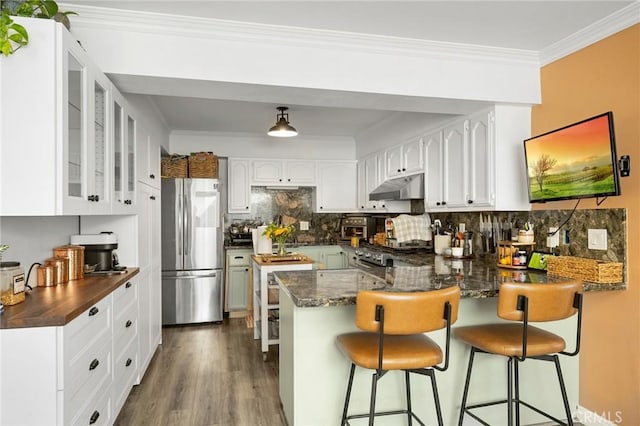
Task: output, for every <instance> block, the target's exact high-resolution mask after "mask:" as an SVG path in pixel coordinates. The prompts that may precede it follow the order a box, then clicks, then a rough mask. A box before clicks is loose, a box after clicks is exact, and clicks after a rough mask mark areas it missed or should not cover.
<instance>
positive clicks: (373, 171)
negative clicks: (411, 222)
mask: <svg viewBox="0 0 640 426" xmlns="http://www.w3.org/2000/svg"><path fill="white" fill-rule="evenodd" d="M384 158H385V157H384V154H383V153H380V154H378V153H375V154H372V155H369V156H367V157H364V158H362V159H360V160H358V210H360V211H363V212H383V213H401V212H409V211H410V210H411V203H410V202H409V201H392V200H380V201H373V200H369V194H370V193H371V191H373V190H374V189H376V188H377V187H378V186H379V185H380V184H381V183H382V182H383V177H384Z"/></svg>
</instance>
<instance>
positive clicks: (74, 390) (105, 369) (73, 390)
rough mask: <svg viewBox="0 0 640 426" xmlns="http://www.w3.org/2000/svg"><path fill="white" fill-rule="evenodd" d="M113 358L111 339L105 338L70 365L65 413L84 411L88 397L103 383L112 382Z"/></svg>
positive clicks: (72, 413)
mask: <svg viewBox="0 0 640 426" xmlns="http://www.w3.org/2000/svg"><path fill="white" fill-rule="evenodd" d="M111 358H112V357H111V340H110V339H105V340H104V341H103V344H102V345H101V346H100V347H99V348H98V349H97V350H95V351H86V352H85V353H83V355H82V356H81V357H79V358H78V362H77V363H75V364H74V365H72V366H71V367H70V369H71V370H72V371H71V372H70V373H69V375H68V376H67V377H68V378H69V380H68V381H67V382H65V388H64V399H65V413H67V412H68V413H70V414H71V416H74V415H75V413H78V412H79V411H82V407H83V406H84V405H85V404H86V402H87V399H91V395H93V394H94V393H96V392H97V391H98V389H99V388H100V387H101V385H102V384H104V383H105V382H108V384H110V383H111V375H112V364H111ZM65 417H66V416H65Z"/></svg>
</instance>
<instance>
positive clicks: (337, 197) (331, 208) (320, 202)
mask: <svg viewBox="0 0 640 426" xmlns="http://www.w3.org/2000/svg"><path fill="white" fill-rule="evenodd" d="M317 167H318V177H317V188H316V199H315V206H314V210H315V211H316V212H318V213H329V212H331V213H335V212H338V213H341V212H353V211H357V203H358V196H357V185H356V183H357V167H356V162H355V161H339V160H335V161H331V160H328V161H318V162H317Z"/></svg>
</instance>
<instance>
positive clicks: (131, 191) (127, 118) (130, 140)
mask: <svg viewBox="0 0 640 426" xmlns="http://www.w3.org/2000/svg"><path fill="white" fill-rule="evenodd" d="M111 106H112V108H113V109H112V111H113V125H112V132H113V163H112V164H113V203H112V211H113V212H114V213H120V214H127V213H133V212H134V210H133V206H134V204H135V199H136V193H135V191H136V137H137V136H138V135H137V134H136V128H137V122H136V120H135V118H133V117H132V115H131V111H129V109H128V107H127V105H126V104H125V101H124V98H123V97H122V95H120V93H119V92H118V91H117V90H116V89H115V88H114V89H113V102H112V105H111Z"/></svg>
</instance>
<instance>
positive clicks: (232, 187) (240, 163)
mask: <svg viewBox="0 0 640 426" xmlns="http://www.w3.org/2000/svg"><path fill="white" fill-rule="evenodd" d="M250 163H251V160H249V159H247V158H229V163H228V168H229V172H228V173H229V183H228V188H229V194H228V197H229V200H228V201H229V202H228V206H227V209H228V211H229V213H251V206H250V204H249V203H250V196H251V186H250V183H249V173H250V171H249V168H250Z"/></svg>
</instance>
